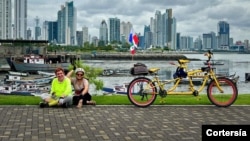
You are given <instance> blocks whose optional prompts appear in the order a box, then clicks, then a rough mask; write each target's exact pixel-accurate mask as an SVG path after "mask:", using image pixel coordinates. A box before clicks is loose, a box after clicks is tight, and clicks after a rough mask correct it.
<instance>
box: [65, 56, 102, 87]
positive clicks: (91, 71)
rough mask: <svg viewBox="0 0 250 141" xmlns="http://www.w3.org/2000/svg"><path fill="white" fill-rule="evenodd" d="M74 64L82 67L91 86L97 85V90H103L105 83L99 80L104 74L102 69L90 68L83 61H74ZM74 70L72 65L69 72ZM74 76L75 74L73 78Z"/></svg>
mask: <svg viewBox="0 0 250 141" xmlns="http://www.w3.org/2000/svg"><path fill="white" fill-rule="evenodd" d="M74 64H75V66H76V67H77V68H80V67H81V68H83V69H84V70H85V75H84V76H85V78H87V79H88V80H89V83H90V84H94V85H95V89H96V90H102V88H103V86H104V82H103V81H102V80H100V79H98V78H97V76H99V75H100V74H102V72H103V70H102V68H94V67H90V66H88V65H86V64H84V62H83V61H82V60H76V61H74ZM73 68H74V65H73V64H71V65H70V66H69V70H72V69H73ZM74 76H75V73H74V74H73V77H74Z"/></svg>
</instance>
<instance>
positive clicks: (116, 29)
mask: <svg viewBox="0 0 250 141" xmlns="http://www.w3.org/2000/svg"><path fill="white" fill-rule="evenodd" d="M109 40H110V42H114V41H116V42H119V41H120V19H118V18H109Z"/></svg>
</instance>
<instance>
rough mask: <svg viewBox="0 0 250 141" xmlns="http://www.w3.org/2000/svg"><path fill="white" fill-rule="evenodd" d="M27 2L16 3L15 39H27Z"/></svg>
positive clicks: (19, 0) (22, 0)
mask: <svg viewBox="0 0 250 141" xmlns="http://www.w3.org/2000/svg"><path fill="white" fill-rule="evenodd" d="M26 30H27V0H15V2H14V39H27V32H26Z"/></svg>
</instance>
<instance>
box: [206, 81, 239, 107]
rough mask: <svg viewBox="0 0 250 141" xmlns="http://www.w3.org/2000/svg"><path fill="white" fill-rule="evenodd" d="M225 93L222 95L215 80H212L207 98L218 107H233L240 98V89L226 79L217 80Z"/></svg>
mask: <svg viewBox="0 0 250 141" xmlns="http://www.w3.org/2000/svg"><path fill="white" fill-rule="evenodd" d="M217 81H218V82H219V84H220V86H221V88H222V89H223V91H224V92H223V93H220V91H219V89H218V88H217V86H216V83H215V80H212V81H211V82H210V83H209V84H208V87H207V96H208V98H209V100H210V102H211V103H213V104H214V105H216V106H218V107H228V106H230V105H232V104H233V103H234V102H235V100H236V99H237V97H238V89H237V86H236V85H235V83H234V82H233V81H232V80H230V79H229V78H226V77H220V78H217Z"/></svg>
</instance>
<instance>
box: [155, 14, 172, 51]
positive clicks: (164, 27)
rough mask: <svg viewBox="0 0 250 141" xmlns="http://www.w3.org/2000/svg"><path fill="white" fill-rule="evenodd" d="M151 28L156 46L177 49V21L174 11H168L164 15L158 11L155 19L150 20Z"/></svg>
mask: <svg viewBox="0 0 250 141" xmlns="http://www.w3.org/2000/svg"><path fill="white" fill-rule="evenodd" d="M150 27H151V31H152V35H153V42H152V43H153V45H154V46H159V47H169V48H170V49H176V20H175V18H174V17H173V15H172V9H166V12H165V13H163V14H161V12H160V11H158V10H157V11H156V12H155V18H154V19H153V18H151V19H150Z"/></svg>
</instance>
